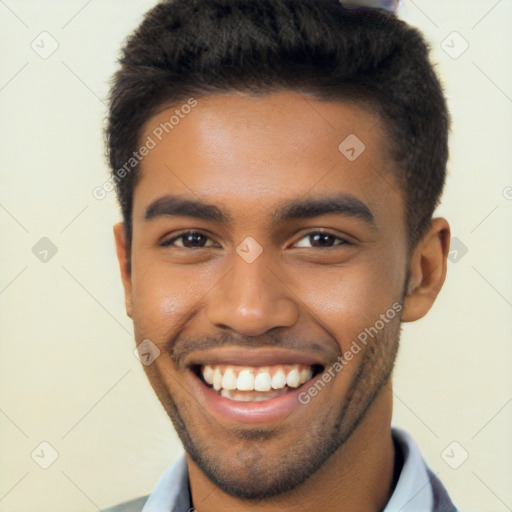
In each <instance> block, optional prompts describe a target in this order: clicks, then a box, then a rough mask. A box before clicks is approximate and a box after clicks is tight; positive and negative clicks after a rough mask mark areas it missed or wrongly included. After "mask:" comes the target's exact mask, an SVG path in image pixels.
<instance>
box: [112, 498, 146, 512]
mask: <svg viewBox="0 0 512 512" xmlns="http://www.w3.org/2000/svg"><path fill="white" fill-rule="evenodd" d="M148 498H149V495H148V496H141V497H140V498H137V499H135V500H131V501H125V502H124V503H120V504H119V505H116V506H115V507H111V508H107V509H105V510H104V511H103V512H141V510H142V507H143V506H144V504H145V503H146V501H148Z"/></svg>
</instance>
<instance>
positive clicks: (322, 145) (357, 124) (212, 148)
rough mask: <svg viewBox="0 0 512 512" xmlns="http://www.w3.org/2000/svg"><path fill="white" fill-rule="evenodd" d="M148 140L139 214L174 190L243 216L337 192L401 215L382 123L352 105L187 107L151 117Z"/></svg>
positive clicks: (294, 96) (208, 102) (288, 100)
mask: <svg viewBox="0 0 512 512" xmlns="http://www.w3.org/2000/svg"><path fill="white" fill-rule="evenodd" d="M190 105H193V106H192V107H191V106H190ZM140 140H141V143H143V144H147V143H148V142H149V144H148V147H149V146H151V149H150V150H149V151H148V152H147V155H146V156H145V157H144V158H143V159H142V161H141V163H140V179H139V181H138V183H137V186H136V189H135V194H134V217H136V216H137V214H139V215H142V213H143V210H142V209H143V207H144V206H147V205H148V204H149V203H150V202H152V201H154V200H155V199H157V198H158V197H159V196H162V195H164V194H165V193H172V194H174V195H176V194H182V195H184V196H187V197H188V198H191V199H192V198H194V197H195V198H201V199H203V200H206V201H208V202H209V203H215V204H218V205H219V206H221V207H222V206H225V207H226V209H227V210H229V208H231V207H232V208H235V207H239V211H238V212H237V215H238V217H239V218H240V216H243V215H249V214H251V215H253V216H254V215H255V214H261V215H264V214H266V213H267V212H268V211H269V210H268V209H269V207H270V208H273V209H274V208H276V207H278V206H279V204H280V203H281V202H283V201H288V200H293V199H296V198H298V197H304V196H315V195H324V196H325V195H326V194H327V193H328V194H332V193H333V192H340V193H345V194H349V195H352V196H355V197H359V198H361V199H362V200H363V201H365V202H366V203H368V204H370V205H373V206H374V207H375V208H376V209H377V210H378V209H379V205H384V203H387V204H388V206H393V205H395V206H396V208H398V209H399V210H401V203H402V198H401V193H400V190H399V187H398V184H397V182H396V181H395V179H394V178H393V172H392V168H393V163H392V161H391V160H390V158H389V152H388V150H387V147H388V143H387V138H386V134H385V131H384V129H383V126H382V122H381V120H380V118H379V116H378V115H377V114H375V113H373V112H372V111H370V110H369V109H365V108H363V107H361V106H357V105H353V104H350V103H345V102H341V101H336V102H327V101H319V100H316V99H314V98H312V97H310V96H306V95H302V94H298V93H292V92H286V93H278V94H277V93H276V94H268V95H264V96H249V95H244V94H226V95H217V96H209V97H203V98H198V99H197V100H193V101H189V100H185V101H184V102H183V104H180V105H175V106H173V107H171V108H168V109H166V110H163V111H162V112H160V113H159V114H157V115H155V116H154V117H153V118H151V119H150V120H149V121H148V123H146V125H145V127H144V130H143V133H142V136H141V139H140ZM377 213H378V212H377Z"/></svg>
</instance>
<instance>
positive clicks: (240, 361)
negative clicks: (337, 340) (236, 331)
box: [185, 347, 325, 367]
mask: <svg viewBox="0 0 512 512" xmlns="http://www.w3.org/2000/svg"><path fill="white" fill-rule="evenodd" d="M206 364H210V365H213V364H230V365H234V366H270V365H276V364H304V365H310V366H312V365H315V364H316V365H322V366H325V362H324V361H323V360H322V358H320V357H319V356H317V355H315V354H308V353H305V352H296V351H291V350H288V349H280V348H272V349H245V348H244V349H241V348H237V347H222V348H214V349H208V350H204V351H198V352H194V353H192V354H190V356H188V357H187V359H186V361H185V365H186V366H188V367H191V366H197V365H206Z"/></svg>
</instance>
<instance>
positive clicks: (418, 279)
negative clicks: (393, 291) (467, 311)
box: [402, 217, 450, 322]
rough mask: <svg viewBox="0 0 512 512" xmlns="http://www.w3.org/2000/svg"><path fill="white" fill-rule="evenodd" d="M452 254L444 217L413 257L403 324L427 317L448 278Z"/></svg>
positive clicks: (429, 232) (422, 239)
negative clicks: (449, 257) (448, 267)
mask: <svg viewBox="0 0 512 512" xmlns="http://www.w3.org/2000/svg"><path fill="white" fill-rule="evenodd" d="M449 251H450V225H449V224H448V222H447V221H446V219H443V218H441V217H440V218H437V219H433V220H432V222H431V224H430V227H429V229H428V230H427V232H426V233H425V235H424V236H423V237H422V238H421V240H420V241H419V242H418V244H417V245H416V248H415V249H414V251H413V254H412V255H411V259H410V262H409V282H408V289H407V294H406V296H405V299H404V307H403V310H402V322H413V321H414V320H418V319H419V318H422V317H424V316H425V315H426V314H427V312H428V311H429V309H430V308H431V307H432V304H434V301H435V300H436V297H437V294H438V293H439V291H440V290H441V287H442V286H443V283H444V280H445V278H446V270H447V260H448V253H449Z"/></svg>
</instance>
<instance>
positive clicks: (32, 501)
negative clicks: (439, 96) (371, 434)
mask: <svg viewBox="0 0 512 512" xmlns="http://www.w3.org/2000/svg"><path fill="white" fill-rule="evenodd" d="M154 3H155V2H154V1H153V0H138V1H135V0H130V1H126V0H123V1H121V0H109V1H101V2H100V1H99V0H92V1H91V0H90V1H86V0H72V1H70V0H67V1H64V0H60V1H57V0H54V1H51V2H44V5H43V2H40V1H36V0H31V1H28V0H25V1H21V0H18V1H16V0H5V1H1V2H0V41H1V49H2V53H1V59H2V61H1V66H0V68H1V71H0V72H1V75H0V109H1V110H0V141H1V142H0V144H1V149H2V151H1V154H0V165H1V187H0V233H1V250H2V263H1V265H0V313H1V322H0V333H1V337H2V345H1V349H0V350H1V353H0V371H1V373H0V375H1V377H0V428H1V436H0V461H1V462H0V511H9V512H32V511H34V512H35V511H37V512H50V511H52V512H64V511H66V512H69V511H72V512H74V511H84V512H85V511H94V510H98V509H100V508H103V507H106V506H108V505H111V504H113V503H117V502H119V501H122V500H125V499H128V498H132V497H136V496H139V495H141V494H144V493H148V492H150V491H151V489H152V487H153V485H154V484H155V483H156V481H157V479H158V478H159V476H160V474H161V473H162V472H163V471H164V469H165V468H166V467H167V466H168V464H169V463H170V462H172V461H173V460H174V459H175V458H176V457H177V456H178V455H179V453H181V446H180V444H179V442H178V441H177V438H176V436H175V434H174V431H173V429H172V427H171V424H170V421H169V420H168V419H167V417H166V415H165V414H164V412H163V410H162V409H161V407H160V404H159V403H158V402H157V400H156V398H155V397H154V396H153V392H152V390H151V388H150V387H149V384H148V383H147V381H146V379H145V377H144V374H143V372H142V369H141V368H140V366H139V364H140V363H139V362H138V361H137V360H136V359H135V357H134V356H133V354H132V350H133V346H134V343H133V340H132V327H131V325H130V321H129V319H127V318H126V317H125V314H124V309H123V300H122V290H121V285H120V281H119V278H118V269H117V267H116V265H117V264H116V261H115V256H114V248H113V241H112V235H111V226H112V224H113V223H114V222H116V221H117V220H118V219H119V214H118V211H117V206H116V204H115V198H114V195H113V193H111V194H109V195H108V197H107V198H106V199H104V200H103V201H99V200H96V199H95V198H93V196H92V189H93V188H94V187H95V186H97V185H100V184H102V183H103V182H104V181H105V179H106V177H107V166H106V164H105V162H104V159H103V146H102V134H101V126H102V123H103V119H104V116H105V105H104V103H103V100H104V98H105V97H106V94H107V91H108V84H107V81H108V78H109V77H110V75H111V73H112V72H113V70H114V66H115V59H116V56H117V52H118V49H119V47H120V44H121V41H122V40H123V38H124V37H125V36H126V35H127V34H128V32H129V31H131V30H132V29H133V28H134V27H135V26H136V25H137V23H138V22H139V21H140V19H141V15H142V14H143V13H144V12H145V11H146V10H147V9H148V8H150V7H151V6H152V5H153V4H154ZM401 16H402V17H403V18H404V19H406V20H408V21H410V22H411V23H412V24H414V25H416V26H418V27H420V28H421V29H422V30H423V31H424V33H425V34H426V36H427V38H428V39H429V41H430V42H431V44H432V49H433V59H434V60H435V61H436V62H437V63H438V70H439V72H440V74H441V76H442V78H443V81H444V83H445V86H446V93H447V96H448V99H449V102H450V107H451V111H452V115H453V133H452V138H451V160H450V165H449V171H450V175H449V179H448V185H447V189H446V193H445V196H444V202H443V205H442V206H441V207H440V208H439V214H442V215H444V216H446V217H448V219H449V220H450V221H451V225H452V228H453V235H454V236H456V237H457V238H458V239H459V240H461V241H462V243H463V244H464V245H465V246H466V247H467V249H468V252H467V254H465V255H463V256H462V257H461V254H462V253H461V252H459V259H458V261H457V262H456V263H453V262H451V263H450V267H449V275H448V281H447V283H446V286H445V288H444V290H443V291H442V293H441V295H440V297H439V300H438V303H437V304H436V306H435V307H434V309H433V310H432V312H431V313H430V314H429V315H428V317H427V318H425V319H424V320H421V321H419V322H417V323H416V324H413V325H406V326H405V327H404V335H403V342H402V347H401V353H400V356H399V361H398V366H397V370H396V374H395V393H396V404H395V423H396V424H397V425H400V426H402V427H404V428H406V429H407V430H408V431H409V432H411V434H412V435H413V436H414V437H415V438H416V440H417V441H418V443H419V445H420V447H421V448H422V451H423V453H424V456H425V458H426V460H427V461H428V463H429V464H430V465H431V467H432V468H433V469H434V471H435V472H436V473H437V474H438V475H439V477H440V478H441V480H442V481H444V482H445V483H446V485H447V487H448V488H449V489H450V491H451V493H452V495H453V498H454V499H455V500H456V503H457V504H458V505H459V507H461V509H463V510H465V511H467V512H476V511H478V512H480V511H485V512H492V511H495V512H504V511H507V510H512V485H511V481H512V436H511V428H512V375H511V371H510V368H511V367H512V343H511V340H512V332H511V331H512V323H511V317H512V315H511V313H512V276H511V273H512V266H511V265H510V255H511V254H512V240H511V236H510V233H511V232H512V229H511V228H512V226H511V224H512V223H511V218H512V215H511V213H512V200H511V199H512V188H511V187H512V174H511V162H512V145H511V144H510V141H511V135H512V126H511V119H512V116H511V114H512V69H511V66H510V55H512V35H511V32H510V26H511V25H512V1H511V0H501V1H497V0H477V1H471V2H469V1H467V0H429V1H426V0H415V1H414V2H413V1H412V0H406V1H405V2H404V5H403V7H402V11H401ZM43 31H47V32H48V33H49V34H50V36H48V35H42V36H40V33H41V32H43ZM454 31H456V32H457V33H458V35H457V34H453V32H454ZM34 40H35V43H34V46H35V48H37V50H38V52H39V54H38V53H36V51H34V50H33V49H32V47H31V42H32V41H34ZM53 41H56V42H57V43H58V45H59V46H58V48H57V49H56V51H55V52H54V53H53V54H52V55H50V56H48V55H46V54H45V53H44V52H49V51H50V50H51V49H52V44H53V45H54V44H55V43H54V42H53ZM443 41H444V43H443ZM464 41H467V43H468V44H469V47H468V49H467V50H466V51H465V52H464V53H463V54H462V55H460V56H458V53H460V51H461V50H463V49H464V46H465V44H466V43H465V42H464ZM41 53H42V54H43V56H44V57H47V58H42V57H41V56H40V54H41ZM450 54H451V55H450ZM454 57H458V58H454ZM507 187H508V188H507ZM42 237H48V238H49V239H50V240H51V241H52V242H53V244H55V246H56V247H57V248H58V252H57V254H56V255H55V256H53V257H52V258H49V256H48V259H49V261H47V262H46V263H43V262H41V261H40V260H39V259H38V258H36V256H35V255H34V254H33V253H32V247H33V246H34V245H35V244H36V243H37V242H38V241H39V240H40V239H41V238H42ZM43 441H46V442H48V443H50V445H51V446H52V447H53V449H54V450H56V451H57V452H58V458H57V460H56V461H55V462H54V463H53V464H52V465H51V466H50V467H49V468H48V469H42V468H41V467H40V466H39V465H38V464H37V463H36V462H35V461H34V460H37V461H38V462H39V463H45V462H46V463H48V462H51V459H50V458H49V457H50V456H51V448H49V447H48V446H46V447H45V446H43V447H42V448H41V447H40V443H41V442H43ZM454 441H456V443H458V444H454V445H453V444H451V443H452V442H454ZM447 447H448V448H447ZM445 449H446V450H445ZM34 450H35V454H34V459H32V458H31V453H32V452H34ZM41 450H43V451H41ZM466 452H467V453H468V454H469V457H468V459H467V460H466V461H465V462H463V463H462V465H460V467H459V468H458V469H453V468H452V467H450V465H451V466H456V465H458V464H460V462H461V461H462V460H463V458H464V456H465V453H466ZM43 454H44V455H43ZM442 454H444V455H442Z"/></svg>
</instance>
